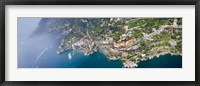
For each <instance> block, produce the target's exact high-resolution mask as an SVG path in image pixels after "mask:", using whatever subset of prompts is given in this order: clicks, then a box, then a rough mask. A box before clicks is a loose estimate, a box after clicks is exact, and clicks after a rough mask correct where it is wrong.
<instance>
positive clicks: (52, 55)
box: [17, 18, 182, 68]
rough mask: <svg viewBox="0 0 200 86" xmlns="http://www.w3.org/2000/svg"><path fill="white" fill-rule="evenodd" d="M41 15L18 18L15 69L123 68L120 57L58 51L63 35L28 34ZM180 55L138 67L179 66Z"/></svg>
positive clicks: (141, 64) (150, 61)
mask: <svg viewBox="0 0 200 86" xmlns="http://www.w3.org/2000/svg"><path fill="white" fill-rule="evenodd" d="M39 20H40V18H19V19H18V44H17V45H18V68H122V67H123V63H122V61H121V60H116V61H109V60H108V59H107V58H106V56H105V55H104V54H103V53H101V52H96V53H94V54H92V55H89V56H84V54H83V53H81V52H75V51H73V50H71V49H69V50H67V51H65V52H63V53H61V54H57V53H56V49H57V48H58V47H59V45H60V43H61V39H62V37H60V38H58V37H59V36H58V34H50V33H46V34H42V35H38V36H36V37H29V36H30V35H31V33H32V32H33V31H34V30H35V29H36V27H37V24H38V22H39ZM181 67H182V57H181V56H170V55H164V56H161V57H159V58H154V59H152V60H148V61H143V62H140V63H139V65H138V68H181Z"/></svg>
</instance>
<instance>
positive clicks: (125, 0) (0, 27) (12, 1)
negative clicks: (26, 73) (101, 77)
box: [0, 0, 200, 86]
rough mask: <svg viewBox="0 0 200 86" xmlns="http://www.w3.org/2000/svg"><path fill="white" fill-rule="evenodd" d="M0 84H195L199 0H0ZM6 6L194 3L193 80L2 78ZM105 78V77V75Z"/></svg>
mask: <svg viewBox="0 0 200 86" xmlns="http://www.w3.org/2000/svg"><path fill="white" fill-rule="evenodd" d="M0 3H1V5H0V7H1V8H0V21H1V23H0V41H1V42H0V55H1V56H0V84H1V85H2V86H47V85H51V86H78V85H84V86H95V85H96V86H112V85H113V86H146V85H147V86H155V85H156V86H198V85H199V69H200V68H199V62H200V59H199V56H200V55H199V52H198V51H199V45H198V44H199V39H198V38H200V37H199V36H200V35H199V29H200V24H199V23H200V0H1V2H0ZM6 5H195V34H196V35H195V41H196V42H195V44H196V45H195V81H92V82H89V81H86V82H85V81H54V82H52V81H5V58H6V57H5V46H6V44H5V17H6V15H5V6H6ZM105 77H106V76H105Z"/></svg>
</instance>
